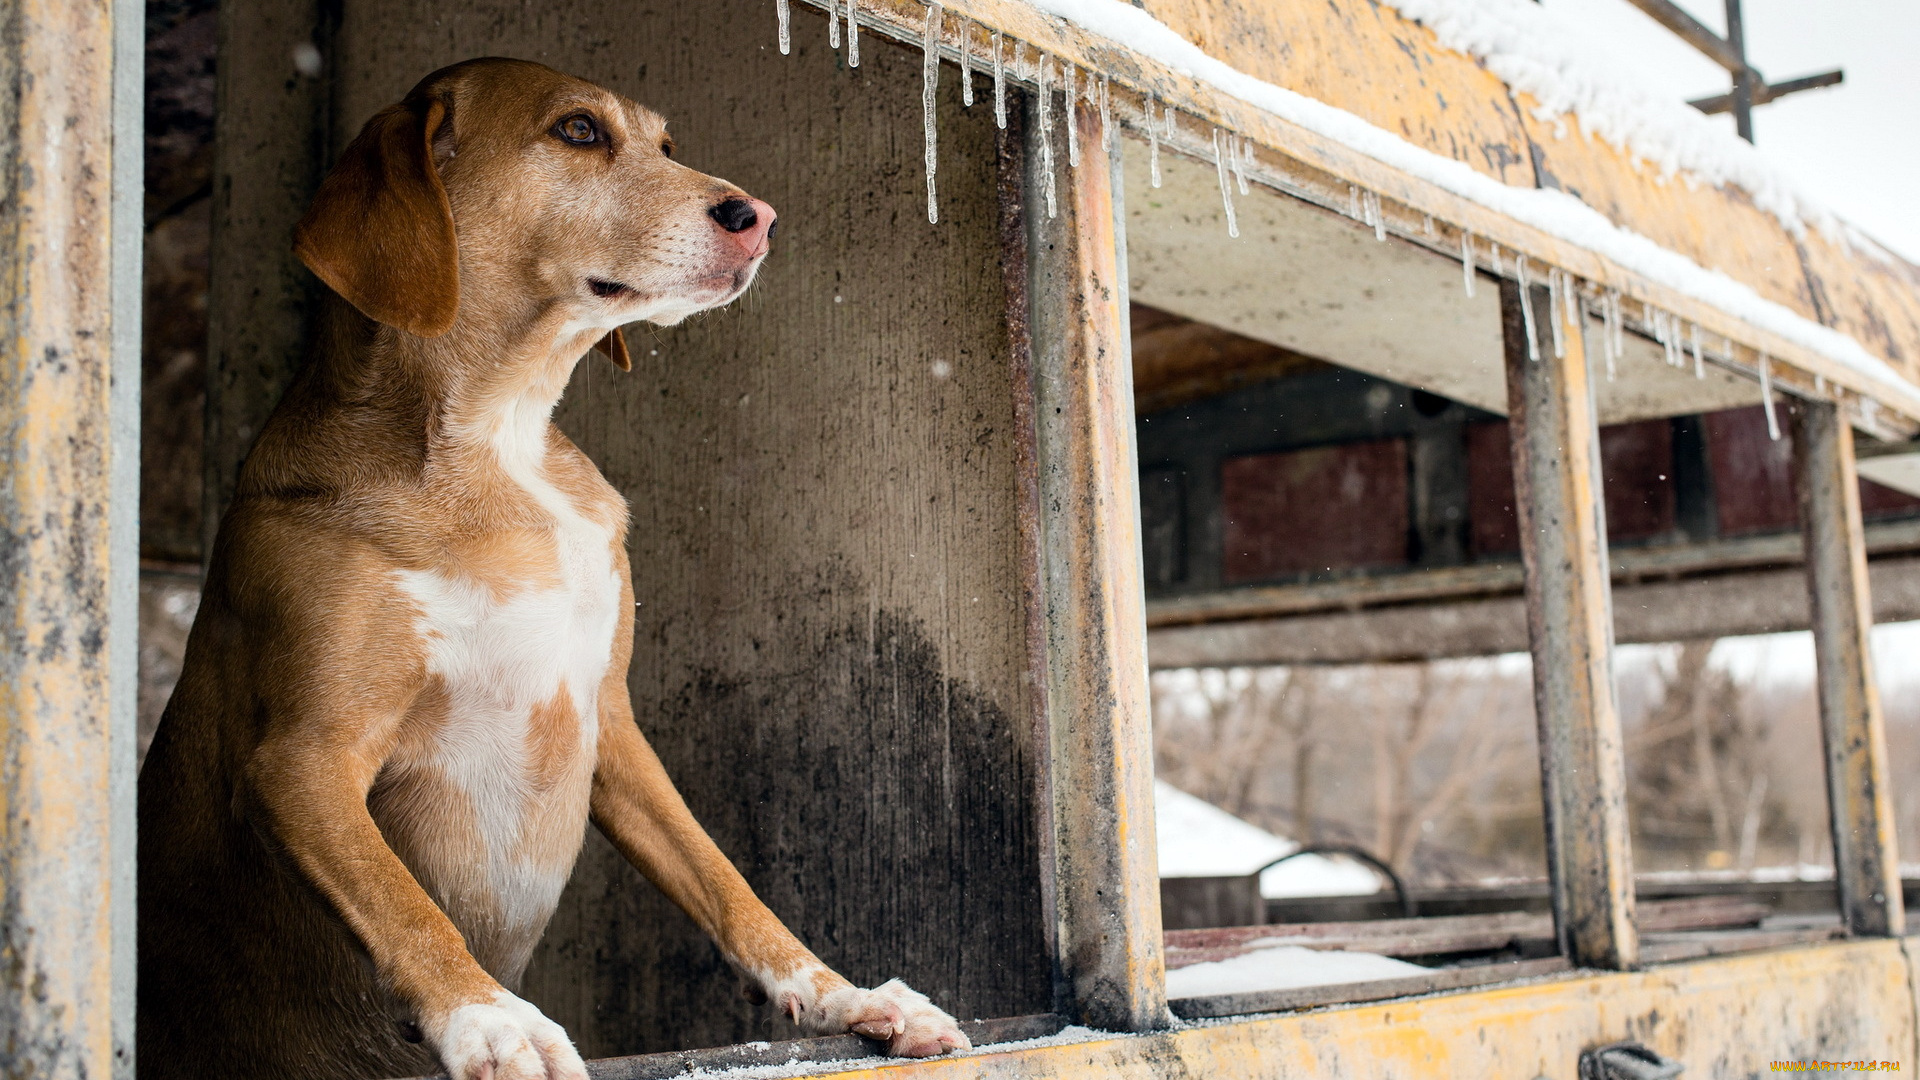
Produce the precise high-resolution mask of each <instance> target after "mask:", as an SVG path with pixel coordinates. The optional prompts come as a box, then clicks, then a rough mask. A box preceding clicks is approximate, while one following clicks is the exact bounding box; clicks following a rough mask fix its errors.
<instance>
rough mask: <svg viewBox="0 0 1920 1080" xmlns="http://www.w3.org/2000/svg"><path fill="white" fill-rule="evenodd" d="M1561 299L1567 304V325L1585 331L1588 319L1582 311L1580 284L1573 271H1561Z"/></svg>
mask: <svg viewBox="0 0 1920 1080" xmlns="http://www.w3.org/2000/svg"><path fill="white" fill-rule="evenodd" d="M1560 298H1561V299H1563V300H1565V301H1566V302H1567V303H1566V307H1567V325H1568V326H1573V327H1580V328H1582V329H1584V328H1585V326H1586V319H1585V318H1584V317H1583V313H1582V312H1581V310H1580V282H1579V281H1578V280H1577V279H1576V278H1575V277H1574V276H1573V272H1572V271H1569V270H1562V271H1560Z"/></svg>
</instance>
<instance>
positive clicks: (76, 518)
mask: <svg viewBox="0 0 1920 1080" xmlns="http://www.w3.org/2000/svg"><path fill="white" fill-rule="evenodd" d="M111 16H112V6H111V4H110V2H109V0H9V2H7V3H5V4H4V6H0V19H4V20H5V22H6V24H7V27H8V32H7V33H6V34H4V35H0V52H4V55H0V97H4V100H0V113H8V114H11V117H12V119H13V123H12V124H11V125H10V130H12V131H13V132H16V133H18V136H19V142H18V143H17V144H16V145H9V146H5V147H0V301H4V302H3V303H0V588H4V590H5V594H4V596H3V597H0V811H3V812H0V896H3V902H0V1033H4V1040H3V1041H4V1045H0V1077H5V1078H7V1080H12V1078H15V1077H36V1078H37V1077H69V1076H93V1077H105V1076H109V1075H111V1074H112V1072H113V1042H112V1030H111V1029H112V1009H111V1005H110V1002H111V995H112V966H111V956H112V954H111V945H112V941H111V929H112V920H111V912H110V907H109V905H110V902H111V888H110V883H111V880H112V874H111V865H110V843H109V833H110V829H109V798H108V774H109V767H108V761H109V757H108V731H107V728H108V693H107V688H108V687H107V683H108V650H107V633H108V629H107V569H108V567H107V551H108V545H107V540H108V531H109V528H108V512H107V502H108V492H109V465H110V462H109V449H110V445H109V439H110V435H111V430H110V424H109V419H108V417H109V391H110V389H111V388H110V384H109V378H108V371H109V360H110V332H111V330H112V321H111V295H112V290H111V286H110V282H111V270H112V259H111V250H110V242H109V226H110V223H111V222H110V218H111V206H112V189H111V179H112V175H113V169H112V163H111V154H112V149H113V132H112V130H111V121H112V117H113V114H114V110H113V36H112V34H113V22H112V17H111ZM0 138H4V136H0Z"/></svg>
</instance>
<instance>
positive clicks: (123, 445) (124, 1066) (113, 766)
mask: <svg viewBox="0 0 1920 1080" xmlns="http://www.w3.org/2000/svg"><path fill="white" fill-rule="evenodd" d="M146 29H147V26H146V5H145V4H144V3H143V2H141V0H113V230H112V235H113V389H112V405H111V411H112V424H113V463H112V476H111V479H110V494H109V497H108V511H107V517H108V522H109V526H108V527H109V533H110V539H109V541H108V543H109V551H108V565H109V571H108V581H107V605H108V606H107V623H108V626H109V627H110V628H111V633H110V634H109V635H108V638H107V648H108V661H107V663H108V669H109V672H110V675H109V680H110V689H109V692H108V698H107V717H108V733H109V734H108V743H109V747H110V749H109V751H108V760H107V784H108V802H109V813H110V814H111V815H112V817H111V823H110V825H109V840H108V845H109V850H110V851H111V852H112V871H111V872H112V875H113V876H112V884H111V892H112V904H113V906H112V914H111V918H112V920H113V958H112V966H113V991H112V1002H113V1003H112V1006H111V1015H112V1023H113V1076H114V1078H115V1080H133V1073H134V1026H133V1025H134V993H135V985H134V984H135V977H136V973H137V969H138V963H137V960H138V957H137V956H136V953H135V944H136V941H137V937H138V934H137V929H136V928H137V926H138V924H139V910H138V908H137V906H136V905H135V903H134V890H135V883H136V881H137V879H138V877H139V873H138V866H137V863H136V859H135V856H136V852H137V841H138V835H137V834H138V832H139V827H138V816H139V815H138V804H139V800H138V798H136V793H135V785H136V783H137V779H138V774H139V750H138V748H139V742H140V734H139V727H140V720H139V700H138V693H137V690H138V686H139V682H140V392H141V385H140V382H141V362H140V359H141V358H140V346H141V342H140V332H141V302H142V295H143V287H142V286H143V282H142V275H143V271H144V270H145V268H146V267H145V258H144V256H145V250H144V249H145V244H146V229H145V222H146V210H145V205H144V204H145V188H146V120H147V109H146V105H147V93H146V91H147V85H146V84H147V79H146V74H147V72H146V67H147V40H146V37H147V35H146Z"/></svg>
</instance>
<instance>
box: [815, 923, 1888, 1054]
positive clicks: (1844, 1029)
mask: <svg viewBox="0 0 1920 1080" xmlns="http://www.w3.org/2000/svg"><path fill="white" fill-rule="evenodd" d="M1914 1032H1915V1023H1914V998H1913V994H1912V991H1911V989H1910V984H1909V973H1908V966H1907V962H1906V957H1905V954H1904V953H1903V952H1902V942H1899V941H1871V942H1844V943H1835V944H1830V945H1819V946H1811V947H1807V948H1800V949H1790V950H1781V951H1777V952H1769V953H1757V954H1752V955H1748V956H1739V957H1729V958H1721V959H1715V960H1705V961H1698V962H1694V963H1687V964H1675V965H1670V966H1665V967H1660V968H1655V969H1653V970H1650V971H1642V972H1630V973H1619V974H1612V973H1610V974H1594V973H1580V974H1576V975H1573V976H1570V977H1566V978H1562V979H1558V980H1552V981H1543V982H1535V983H1530V984H1524V985H1518V986H1510V987H1503V988H1500V989H1494V990H1483V991H1477V992H1473V993H1462V994H1449V995H1441V996H1434V997H1428V998H1417V999H1406V1000H1401V1001H1394V1002H1387V1003H1383V1004H1376V1005H1365V1006H1355V1007H1350V1008H1336V1009H1326V1010H1320V1011H1317V1012H1309V1013H1298V1014H1291V1015H1280V1016H1266V1017H1257V1018H1249V1019H1245V1020H1234V1021H1223V1022H1218V1023H1211V1024H1208V1025H1206V1026H1200V1027H1191V1028H1187V1029H1185V1030H1182V1031H1176V1032H1164V1033H1159V1034H1153V1035H1134V1036H1106V1037H1096V1038H1094V1039H1091V1040H1089V1041H1086V1042H1080V1043H1072V1044H1068V1045H1064V1046H1042V1047H1033V1048H1029V1049H1021V1050H1012V1051H1003V1052H999V1053H983V1054H979V1055H975V1056H970V1057H964V1058H953V1059H936V1060H932V1061H926V1062H915V1063H907V1064H897V1065H886V1066H881V1067H877V1068H863V1069H854V1070H848V1071H845V1072H833V1073H825V1074H819V1075H821V1076H824V1077H831V1078H833V1080H854V1078H860V1080H922V1078H926V1080H934V1078H938V1080H1026V1078H1039V1077H1055V1078H1062V1080H1070V1078H1075V1077H1086V1078H1088V1080H1093V1078H1096V1077H1097V1078H1102V1080H1106V1078H1118V1080H1163V1078H1173V1077H1205V1078H1207V1080H1235V1078H1240V1077H1246V1078H1255V1077H1258V1078H1263V1080H1264V1078H1281V1077H1302V1078H1306V1077H1312V1078H1315V1080H1346V1078H1360V1077H1395V1078H1407V1080H1411V1078H1424V1077H1474V1078H1475V1080H1534V1078H1536V1077H1544V1078H1547V1080H1575V1076H1576V1067H1577V1062H1578V1060H1579V1055H1580V1051H1581V1050H1582V1049H1583V1048H1585V1047H1589V1046H1594V1045H1596V1044H1601V1043H1606V1042H1613V1041H1616V1040H1620V1039H1632V1040H1635V1041H1638V1042H1641V1043H1644V1044H1645V1045H1647V1046H1649V1047H1651V1048H1653V1049H1654V1050H1657V1051H1659V1052H1660V1053H1662V1054H1665V1055H1667V1056H1669V1057H1672V1058H1674V1059H1675V1060H1678V1061H1680V1062H1681V1063H1683V1064H1684V1065H1685V1066H1686V1067H1687V1072H1686V1075H1687V1076H1698V1077H1734V1076H1751V1075H1755V1074H1759V1073H1763V1072H1766V1071H1768V1062H1771V1061H1775V1060H1783V1059H1800V1060H1806V1059H1826V1060H1843V1059H1853V1058H1867V1057H1872V1058H1877V1059H1883V1060H1899V1061H1901V1062H1902V1063H1903V1065H1904V1067H1905V1070H1911V1069H1914V1068H1920V1061H1916V1059H1915V1056H1914V1055H1915V1050H1914V1038H1915V1035H1914ZM1903 1071H1904V1070H1903Z"/></svg>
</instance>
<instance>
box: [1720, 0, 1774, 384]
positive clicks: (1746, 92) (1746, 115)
mask: <svg viewBox="0 0 1920 1080" xmlns="http://www.w3.org/2000/svg"><path fill="white" fill-rule="evenodd" d="M1727 44H1728V45H1730V46H1732V47H1733V54H1734V56H1736V57H1738V58H1739V60H1740V66H1739V67H1737V68H1732V69H1731V70H1732V72H1733V129H1734V131H1735V132H1736V133H1737V134H1738V135H1739V136H1740V137H1741V138H1743V139H1745V140H1747V141H1748V142H1752V141H1753V104H1754V102H1753V98H1754V88H1755V87H1756V86H1757V85H1758V84H1760V83H1763V82H1765V81H1766V80H1765V79H1762V78H1760V77H1759V73H1758V72H1756V71H1754V70H1753V69H1752V68H1750V67H1748V66H1747V32H1746V19H1745V17H1744V16H1742V15H1741V13H1740V0H1727ZM1769 415H1771V414H1769Z"/></svg>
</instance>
